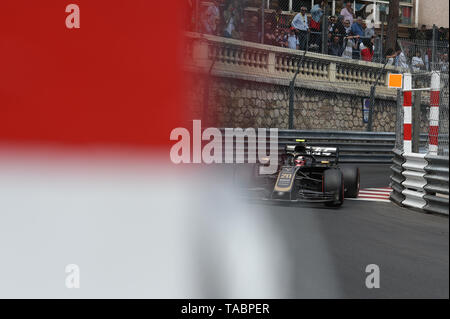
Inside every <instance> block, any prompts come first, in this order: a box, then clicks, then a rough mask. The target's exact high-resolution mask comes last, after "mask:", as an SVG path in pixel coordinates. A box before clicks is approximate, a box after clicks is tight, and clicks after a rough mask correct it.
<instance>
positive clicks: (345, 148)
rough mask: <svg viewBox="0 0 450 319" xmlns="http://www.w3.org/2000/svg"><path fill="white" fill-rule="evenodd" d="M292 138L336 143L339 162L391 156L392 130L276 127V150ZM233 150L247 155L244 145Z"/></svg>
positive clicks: (423, 137) (388, 159) (329, 144)
mask: <svg viewBox="0 0 450 319" xmlns="http://www.w3.org/2000/svg"><path fill="white" fill-rule="evenodd" d="M223 131H224V129H222V132H223ZM296 138H303V139H305V140H306V141H307V142H308V143H309V144H312V145H316V146H323V147H338V148H339V162H341V163H383V164H391V163H392V159H393V157H394V153H393V149H394V146H395V133H393V132H357V131H306V130H278V150H279V152H282V151H283V150H284V148H285V146H286V145H287V144H290V143H293V142H294V140H295V139H296ZM426 139H427V136H426V135H421V143H422V144H425V143H426ZM233 151H234V152H235V153H234V155H236V154H239V155H244V156H245V158H246V156H248V152H247V145H245V146H244V147H241V148H239V147H238V148H236V147H234V148H233Z"/></svg>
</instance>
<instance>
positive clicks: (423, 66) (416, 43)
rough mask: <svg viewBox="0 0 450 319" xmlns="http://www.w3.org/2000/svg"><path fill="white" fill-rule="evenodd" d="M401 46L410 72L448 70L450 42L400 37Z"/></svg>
mask: <svg viewBox="0 0 450 319" xmlns="http://www.w3.org/2000/svg"><path fill="white" fill-rule="evenodd" d="M398 43H399V46H400V48H401V49H402V52H403V53H404V55H405V57H406V59H405V63H406V68H407V69H408V70H409V71H410V72H422V71H433V70H437V71H442V72H448V68H449V64H448V63H449V62H448V42H444V41H430V40H415V39H411V40H406V39H399V40H398Z"/></svg>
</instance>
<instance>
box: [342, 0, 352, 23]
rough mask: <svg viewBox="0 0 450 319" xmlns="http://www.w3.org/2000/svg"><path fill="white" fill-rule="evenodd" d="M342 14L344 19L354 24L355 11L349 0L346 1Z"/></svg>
mask: <svg viewBox="0 0 450 319" xmlns="http://www.w3.org/2000/svg"><path fill="white" fill-rule="evenodd" d="M341 16H344V21H345V20H348V21H349V22H350V25H352V24H353V19H354V18H355V12H354V11H353V8H352V2H351V1H347V2H346V3H345V8H343V9H342V10H341Z"/></svg>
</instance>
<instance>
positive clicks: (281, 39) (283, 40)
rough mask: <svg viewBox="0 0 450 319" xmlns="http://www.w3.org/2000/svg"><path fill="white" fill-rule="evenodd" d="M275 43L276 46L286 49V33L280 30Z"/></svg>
mask: <svg viewBox="0 0 450 319" xmlns="http://www.w3.org/2000/svg"><path fill="white" fill-rule="evenodd" d="M277 42H278V45H279V46H280V47H282V48H287V47H288V42H287V35H286V31H285V30H284V29H281V30H280V34H279V36H278V40H277Z"/></svg>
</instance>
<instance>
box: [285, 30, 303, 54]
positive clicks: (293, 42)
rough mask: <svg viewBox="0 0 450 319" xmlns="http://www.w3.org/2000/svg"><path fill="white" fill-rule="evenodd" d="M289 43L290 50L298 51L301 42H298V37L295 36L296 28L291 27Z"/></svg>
mask: <svg viewBox="0 0 450 319" xmlns="http://www.w3.org/2000/svg"><path fill="white" fill-rule="evenodd" d="M287 42H288V48H290V49H294V50H298V47H299V44H300V42H299V41H298V39H297V37H296V35H295V28H294V27H291V29H290V30H289V36H288V38H287Z"/></svg>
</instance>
